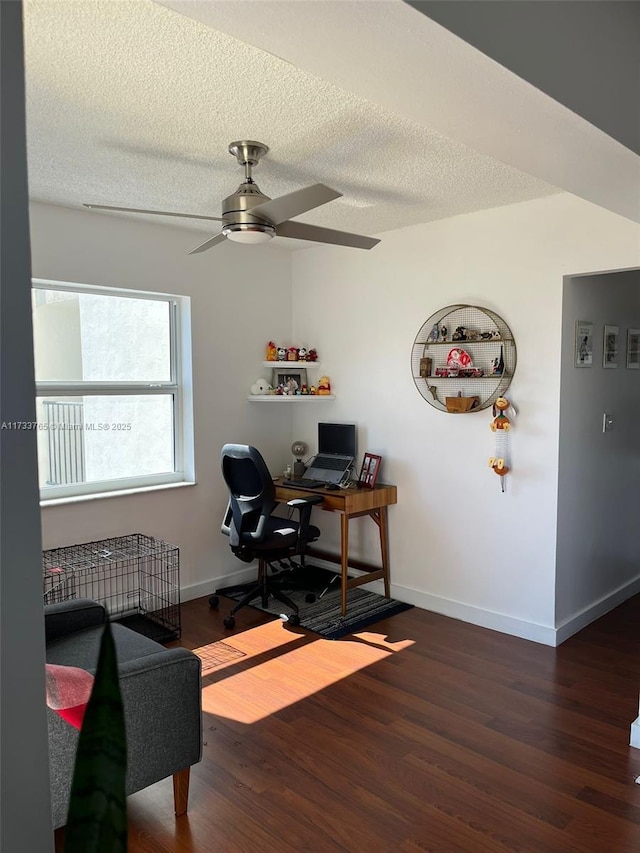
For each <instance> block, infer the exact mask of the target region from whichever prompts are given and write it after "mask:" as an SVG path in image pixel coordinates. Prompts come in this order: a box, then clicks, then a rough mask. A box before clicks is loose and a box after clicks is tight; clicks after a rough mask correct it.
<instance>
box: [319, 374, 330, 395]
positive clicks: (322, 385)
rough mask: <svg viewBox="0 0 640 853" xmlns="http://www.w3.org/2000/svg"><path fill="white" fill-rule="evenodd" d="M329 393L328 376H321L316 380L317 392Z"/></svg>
mask: <svg viewBox="0 0 640 853" xmlns="http://www.w3.org/2000/svg"><path fill="white" fill-rule="evenodd" d="M330 393H331V383H330V382H329V377H328V376H321V377H320V379H319V380H318V394H325V395H326V394H330Z"/></svg>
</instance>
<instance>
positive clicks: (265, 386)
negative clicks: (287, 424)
mask: <svg viewBox="0 0 640 853" xmlns="http://www.w3.org/2000/svg"><path fill="white" fill-rule="evenodd" d="M270 391H271V385H269V383H268V382H267V380H266V379H262V378H261V379H256V381H255V382H254V383H253V385H252V386H251V393H252V394H268V393H269V392H270Z"/></svg>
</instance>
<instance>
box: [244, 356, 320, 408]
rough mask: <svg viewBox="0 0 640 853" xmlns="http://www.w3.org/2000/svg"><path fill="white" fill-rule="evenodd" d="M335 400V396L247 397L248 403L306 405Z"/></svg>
mask: <svg viewBox="0 0 640 853" xmlns="http://www.w3.org/2000/svg"><path fill="white" fill-rule="evenodd" d="M291 363H292V362H290V364H291ZM335 399H336V395H335V394H251V395H250V396H249V397H247V400H249V402H250V403H306V402H311V401H312V400H320V401H322V400H335Z"/></svg>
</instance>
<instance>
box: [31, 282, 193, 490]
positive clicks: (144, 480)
mask: <svg viewBox="0 0 640 853" xmlns="http://www.w3.org/2000/svg"><path fill="white" fill-rule="evenodd" d="M32 305H33V335H34V354H35V374H36V398H37V399H36V415H37V422H36V424H35V425H33V426H34V427H35V428H37V432H38V471H39V482H40V496H41V499H42V500H43V501H44V500H47V499H52V498H61V497H70V496H75V495H83V494H96V493H101V492H110V491H116V490H121V489H135V488H140V487H144V486H154V485H162V484H167V483H177V482H180V481H185V480H187V479H193V470H192V468H193V460H192V458H191V456H190V454H188V453H187V452H186V448H187V447H191V446H192V441H191V435H192V423H191V400H190V397H189V395H188V393H187V388H188V387H190V383H187V382H186V381H185V380H186V378H187V377H188V376H189V375H190V369H191V365H190V363H187V362H188V361H189V359H188V356H187V355H186V354H185V353H186V351H187V348H186V347H185V346H184V344H185V343H186V342H188V339H189V327H188V323H189V300H188V299H187V298H186V297H177V296H170V295H167V294H161V293H146V292H142V291H131V290H120V289H107V288H98V287H90V286H88V285H77V284H69V283H63V282H52V281H42V280H34V282H33V291H32ZM26 426H27V427H29V426H31V425H26Z"/></svg>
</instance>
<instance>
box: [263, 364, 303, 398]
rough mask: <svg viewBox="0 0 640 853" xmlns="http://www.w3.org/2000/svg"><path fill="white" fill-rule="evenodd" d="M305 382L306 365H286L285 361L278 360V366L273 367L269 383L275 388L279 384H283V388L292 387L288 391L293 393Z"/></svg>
mask: <svg viewBox="0 0 640 853" xmlns="http://www.w3.org/2000/svg"><path fill="white" fill-rule="evenodd" d="M306 384H307V368H306V367H287V362H286V361H282V362H278V367H274V368H273V371H272V375H271V385H272V387H273V388H277V387H278V386H279V385H284V387H285V388H287V387H289V388H290V389H292V390H291V391H290V393H293V394H295V392H296V391H299V390H300V389H301V388H302V386H303V385H306Z"/></svg>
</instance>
